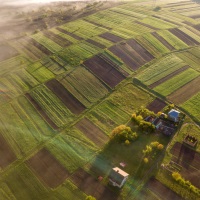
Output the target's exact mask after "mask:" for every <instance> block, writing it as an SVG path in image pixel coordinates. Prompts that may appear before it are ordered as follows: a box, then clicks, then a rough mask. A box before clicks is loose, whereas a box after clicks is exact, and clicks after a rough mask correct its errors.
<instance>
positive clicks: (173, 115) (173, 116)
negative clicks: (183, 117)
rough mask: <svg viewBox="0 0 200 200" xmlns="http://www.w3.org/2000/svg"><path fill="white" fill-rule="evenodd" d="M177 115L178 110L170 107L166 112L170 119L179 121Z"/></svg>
mask: <svg viewBox="0 0 200 200" xmlns="http://www.w3.org/2000/svg"><path fill="white" fill-rule="evenodd" d="M179 115H180V112H179V111H178V110H175V109H171V110H170V111H169V112H168V119H170V120H172V121H173V122H179Z"/></svg>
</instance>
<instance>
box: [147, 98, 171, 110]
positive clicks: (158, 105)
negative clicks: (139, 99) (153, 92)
mask: <svg viewBox="0 0 200 200" xmlns="http://www.w3.org/2000/svg"><path fill="white" fill-rule="evenodd" d="M166 105H167V104H166V103H165V102H164V101H162V100H160V99H158V98H156V99H154V100H153V101H152V102H151V103H150V104H149V105H148V106H147V109H149V110H151V111H153V112H154V113H158V112H160V111H162V109H163V108H164V107H165V106H166Z"/></svg>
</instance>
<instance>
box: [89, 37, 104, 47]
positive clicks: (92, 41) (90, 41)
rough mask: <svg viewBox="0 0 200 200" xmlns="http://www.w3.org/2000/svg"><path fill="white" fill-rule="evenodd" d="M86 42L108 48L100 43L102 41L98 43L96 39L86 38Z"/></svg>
mask: <svg viewBox="0 0 200 200" xmlns="http://www.w3.org/2000/svg"><path fill="white" fill-rule="evenodd" d="M86 42H88V43H90V44H93V45H95V46H97V47H99V48H101V49H105V48H106V46H104V45H103V44H100V43H98V42H96V41H94V40H91V39H88V40H86Z"/></svg>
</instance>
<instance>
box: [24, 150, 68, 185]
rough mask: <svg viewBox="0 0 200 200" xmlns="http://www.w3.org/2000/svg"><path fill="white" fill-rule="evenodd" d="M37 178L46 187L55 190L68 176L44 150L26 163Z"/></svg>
mask: <svg viewBox="0 0 200 200" xmlns="http://www.w3.org/2000/svg"><path fill="white" fill-rule="evenodd" d="M26 163H27V165H28V166H29V167H30V168H31V169H32V170H33V172H34V173H35V174H36V175H37V176H38V178H39V179H40V180H41V181H42V182H44V183H45V184H46V185H47V186H49V187H51V188H55V187H57V186H59V185H60V184H62V183H63V182H64V181H65V179H66V178H67V177H68V176H69V172H68V171H67V170H66V169H65V168H64V167H63V166H62V165H61V164H60V163H59V162H58V160H56V159H55V157H54V156H53V155H52V154H51V153H50V152H49V151H48V150H47V149H45V148H43V149H41V150H40V151H39V152H37V153H36V154H35V155H34V156H32V157H31V158H29V159H28V160H27V161H26Z"/></svg>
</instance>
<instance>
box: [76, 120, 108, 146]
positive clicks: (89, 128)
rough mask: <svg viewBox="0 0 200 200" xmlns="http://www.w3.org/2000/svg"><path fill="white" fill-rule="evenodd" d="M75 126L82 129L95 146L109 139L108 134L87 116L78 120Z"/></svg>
mask: <svg viewBox="0 0 200 200" xmlns="http://www.w3.org/2000/svg"><path fill="white" fill-rule="evenodd" d="M76 128H78V129H79V130H80V131H82V132H83V133H84V134H85V136H86V137H88V138H89V139H90V140H91V141H92V142H94V143H95V144H96V145H97V146H103V145H104V144H105V143H106V142H107V141H108V140H109V138H108V136H107V135H105V133H104V132H103V131H102V130H101V129H99V128H98V127H97V126H96V125H94V124H93V123H92V122H91V121H90V120H88V119H87V118H83V119H82V120H81V121H79V122H78V123H77V124H76Z"/></svg>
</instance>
